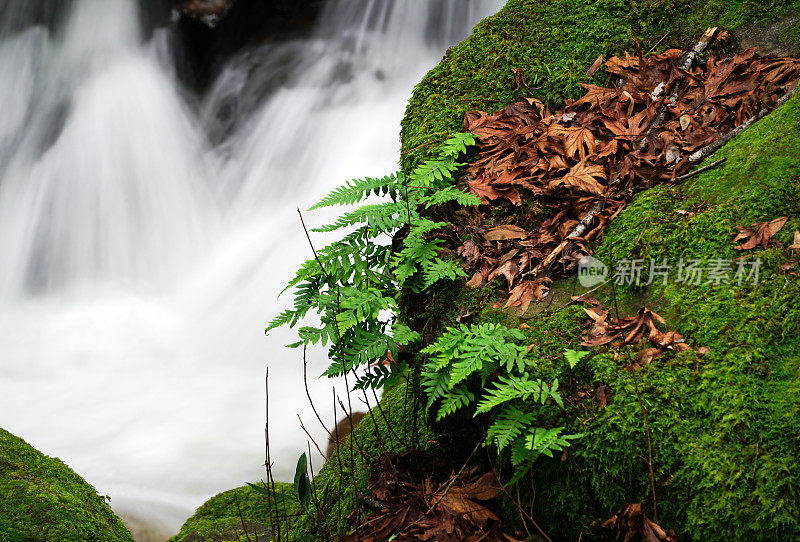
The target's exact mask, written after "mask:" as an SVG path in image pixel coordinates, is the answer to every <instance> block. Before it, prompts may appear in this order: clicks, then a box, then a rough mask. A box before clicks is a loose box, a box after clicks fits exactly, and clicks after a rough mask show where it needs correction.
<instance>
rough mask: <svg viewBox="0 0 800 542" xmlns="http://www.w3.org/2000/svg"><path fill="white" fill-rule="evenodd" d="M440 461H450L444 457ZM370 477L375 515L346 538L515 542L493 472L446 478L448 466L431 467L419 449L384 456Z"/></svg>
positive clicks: (466, 472)
mask: <svg viewBox="0 0 800 542" xmlns="http://www.w3.org/2000/svg"><path fill="white" fill-rule="evenodd" d="M439 462H441V463H445V462H446V460H445V459H444V458H441V457H440V458H439ZM379 463H380V468H378V469H376V471H375V473H374V474H373V477H372V480H371V481H370V493H371V498H370V503H371V506H372V507H373V508H374V509H375V512H376V513H375V514H374V515H373V516H371V517H369V518H368V519H366V520H364V521H362V522H361V523H360V525H359V526H358V527H357V528H356V529H355V530H354V531H353V532H351V533H350V534H348V535H347V536H346V537H345V538H344V539H343V542H356V541H358V542H382V541H385V540H395V541H398V542H405V541H412V540H431V541H441V542H478V541H488V542H515V541H516V539H515V538H512V537H509V536H508V535H506V534H504V533H503V532H502V522H501V521H500V518H499V517H498V515H497V514H496V513H495V512H497V509H496V508H495V509H493V506H492V505H491V504H490V502H491V501H493V500H494V499H495V498H496V497H497V496H498V495H499V493H500V490H499V485H498V481H497V479H496V478H495V476H494V474H493V473H491V472H486V473H482V474H481V473H479V472H478V468H477V467H468V468H466V469H463V471H459V472H458V473H453V474H451V475H450V476H448V477H447V478H446V479H444V480H439V479H437V474H438V473H440V472H442V471H447V465H443V464H441V465H430V468H429V469H425V468H424V467H423V468H421V465H425V462H424V461H420V460H419V458H418V457H415V455H414V454H413V453H409V452H407V453H405V454H400V455H398V454H384V455H383V456H381V458H380V460H379ZM450 466H451V467H452V465H450Z"/></svg>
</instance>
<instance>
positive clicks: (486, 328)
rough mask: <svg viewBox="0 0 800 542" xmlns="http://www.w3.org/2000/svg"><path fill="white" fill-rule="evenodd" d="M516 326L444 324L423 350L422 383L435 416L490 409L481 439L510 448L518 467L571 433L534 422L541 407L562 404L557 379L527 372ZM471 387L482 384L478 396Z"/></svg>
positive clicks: (559, 447) (557, 447)
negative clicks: (460, 411)
mask: <svg viewBox="0 0 800 542" xmlns="http://www.w3.org/2000/svg"><path fill="white" fill-rule="evenodd" d="M523 339H524V334H522V332H521V331H519V330H517V329H509V328H507V327H505V326H502V325H499V324H481V325H478V326H473V327H472V328H470V327H467V326H465V325H461V326H459V327H455V328H448V329H447V330H446V331H445V332H444V333H443V334H442V335H441V336H440V337H439V338H438V339H437V340H436V341H435V342H434V343H432V344H431V345H429V346H427V347H426V348H424V349H423V350H422V351H421V352H422V353H423V354H427V355H428V361H427V362H426V364H425V365H424V367H423V371H422V388H423V391H424V393H425V394H426V395H427V398H428V408H430V407H431V406H433V405H435V404H436V403H437V402H438V403H439V409H438V411H437V416H436V417H437V420H441V419H442V418H444V417H445V416H448V415H450V414H452V413H454V412H456V411H457V410H459V409H463V408H465V407H467V406H469V405H472V404H473V403H474V402H475V401H476V400H477V405H476V406H474V407H473V406H470V407H469V408H471V409H472V412H473V415H474V416H478V415H480V414H488V416H489V419H490V421H491V423H490V425H489V428H488V430H487V437H486V441H485V444H486V445H494V446H495V447H496V448H497V451H498V452H501V451H503V450H504V449H505V448H508V447H510V448H511V455H512V463H513V464H514V465H515V467H517V472H516V473H515V475H518V474H519V472H520V471H525V470H526V469H528V468H530V465H531V464H532V462H533V461H535V460H536V459H537V458H538V457H539V456H541V455H544V456H552V454H553V452H554V451H559V450H562V449H563V448H564V447H566V446H568V445H569V440H571V439H573V438H577V437H576V436H574V435H562V430H563V428H557V429H547V428H536V423H537V419H538V415H539V411H540V410H541V409H542V408H545V409H547V408H551V406H550V405H555V406H556V407H557V408H562V409H563V407H564V404H563V401H562V399H561V395H560V394H559V393H558V379H554V380H553V381H552V382H550V383H548V382H545V381H543V380H542V379H540V378H534V377H533V376H531V374H530V373H529V372H528V367H529V365H528V363H527V362H526V359H525V356H526V354H527V350H528V349H527V348H526V347H525V346H523V345H520V344H518V343H517V342H515V341H521V340H523ZM473 390H482V395H481V396H480V397H479V398H476V396H475V394H474V393H473Z"/></svg>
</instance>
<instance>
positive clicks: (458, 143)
mask: <svg viewBox="0 0 800 542" xmlns="http://www.w3.org/2000/svg"><path fill="white" fill-rule="evenodd" d="M473 145H475V136H474V135H472V134H471V133H469V132H459V133H457V134H453V135H452V136H450V137H449V138H447V141H445V142H444V144H443V145H442V146H441V147H439V156H453V157H455V156H458V155H460V154H463V153H465V152H467V147H471V146H473Z"/></svg>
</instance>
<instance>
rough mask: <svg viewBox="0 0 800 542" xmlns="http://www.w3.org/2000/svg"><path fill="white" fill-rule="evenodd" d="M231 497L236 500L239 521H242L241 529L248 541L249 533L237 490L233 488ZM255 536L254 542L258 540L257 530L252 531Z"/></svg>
mask: <svg viewBox="0 0 800 542" xmlns="http://www.w3.org/2000/svg"><path fill="white" fill-rule="evenodd" d="M233 498H234V499H235V500H236V510H237V511H238V512H239V521H241V522H242V530H243V531H244V537H245V538H246V539H247V542H251V541H250V535H249V534H247V527H246V526H245V524H244V516H243V515H242V507H241V506H239V491H238V490H236V489H234V490H233ZM253 534H254V535H255V537H256V540H255V542H258V530H256V531H255V532H254V533H253Z"/></svg>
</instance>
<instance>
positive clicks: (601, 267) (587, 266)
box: [578, 256, 608, 288]
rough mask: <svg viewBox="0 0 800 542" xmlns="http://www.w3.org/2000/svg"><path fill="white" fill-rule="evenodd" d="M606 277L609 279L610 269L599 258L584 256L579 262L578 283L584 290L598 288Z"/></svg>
mask: <svg viewBox="0 0 800 542" xmlns="http://www.w3.org/2000/svg"><path fill="white" fill-rule="evenodd" d="M606 277H608V267H607V266H606V264H604V263H603V262H601V261H600V260H598V259H597V258H592V257H591V256H584V257H583V258H581V259H580V260H579V261H578V281H579V282H580V283H581V286H583V287H584V288H591V287H592V286H597V285H598V284H600V283H602V282H604V281H605V280H606Z"/></svg>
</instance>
